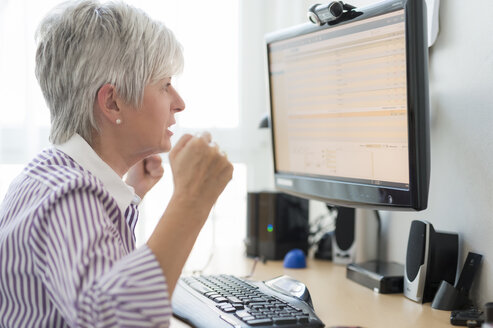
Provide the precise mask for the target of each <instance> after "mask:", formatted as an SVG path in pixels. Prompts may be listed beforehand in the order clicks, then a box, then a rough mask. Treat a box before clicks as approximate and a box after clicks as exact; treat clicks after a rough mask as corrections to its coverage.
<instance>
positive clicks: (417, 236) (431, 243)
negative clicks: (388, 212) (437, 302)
mask: <svg viewBox="0 0 493 328" xmlns="http://www.w3.org/2000/svg"><path fill="white" fill-rule="evenodd" d="M458 249H459V236H458V235H457V234H456V233H446V232H438V231H435V229H434V228H433V225H432V224H431V223H430V222H427V221H421V220H415V221H412V223H411V229H410V231H409V239H408V244H407V255H406V264H405V268H404V295H405V296H406V297H407V298H409V299H412V300H413V301H416V302H418V303H425V302H430V301H432V300H433V297H434V296H435V293H436V292H437V290H438V287H439V286H440V283H441V282H442V280H444V281H447V282H448V283H450V284H451V285H453V284H454V283H455V278H456V272H457V260H458Z"/></svg>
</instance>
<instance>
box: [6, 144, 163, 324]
mask: <svg viewBox="0 0 493 328" xmlns="http://www.w3.org/2000/svg"><path fill="white" fill-rule="evenodd" d="M83 162H84V163H83ZM108 170H109V171H108ZM129 188H130V187H128V186H127V185H125V184H124V183H123V181H122V180H121V179H120V177H119V176H118V175H117V174H116V173H115V172H114V171H113V170H111V168H110V167H109V166H107V164H106V163H104V161H103V160H102V159H101V158H99V157H98V155H97V154H96V153H95V152H94V151H93V150H92V148H91V147H90V146H89V145H88V144H87V143H86V142H85V141H84V140H83V139H82V138H81V137H80V136H78V135H75V136H74V137H72V139H70V140H69V142H68V143H66V144H64V145H61V146H59V147H56V148H52V149H49V150H45V151H43V152H42V153H41V154H39V155H38V156H37V157H36V158H35V159H34V160H33V161H32V162H31V163H29V164H28V165H27V167H26V168H25V169H24V171H23V172H22V173H21V174H20V175H19V176H18V177H17V178H16V179H15V180H14V181H13V182H12V184H11V186H10V187H9V190H8V192H7V195H6V197H5V199H4V201H3V203H2V204H1V205H0V327H137V326H138V327H162V326H165V327H166V326H168V325H169V319H170V315H171V306H170V301H169V297H168V293H167V285H166V281H165V278H164V276H163V273H162V270H161V267H160V265H159V263H158V262H157V260H156V258H155V257H154V254H153V253H152V252H151V250H150V249H149V248H148V247H147V246H146V245H144V246H142V247H139V248H137V249H136V248H135V237H134V232H133V229H134V227H135V224H136V222H137V217H138V210H137V204H138V201H139V199H138V197H136V196H135V195H134V193H133V189H129Z"/></svg>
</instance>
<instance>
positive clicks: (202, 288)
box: [189, 282, 212, 294]
mask: <svg viewBox="0 0 493 328" xmlns="http://www.w3.org/2000/svg"><path fill="white" fill-rule="evenodd" d="M189 286H190V287H192V288H193V289H195V290H196V291H198V292H199V293H201V294H205V293H207V292H212V289H210V288H209V287H207V286H204V285H202V284H201V283H200V282H193V283H191V284H189Z"/></svg>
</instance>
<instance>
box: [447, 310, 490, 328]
mask: <svg viewBox="0 0 493 328" xmlns="http://www.w3.org/2000/svg"><path fill="white" fill-rule="evenodd" d="M483 322H484V313H483V311H481V310H478V309H468V310H456V311H452V312H451V313H450V323H451V324H452V325H454V326H466V327H481V325H482V323H483Z"/></svg>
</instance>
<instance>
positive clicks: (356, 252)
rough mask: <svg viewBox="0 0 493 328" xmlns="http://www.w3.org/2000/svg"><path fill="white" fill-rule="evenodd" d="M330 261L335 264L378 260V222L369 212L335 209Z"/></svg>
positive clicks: (346, 208) (342, 208)
mask: <svg viewBox="0 0 493 328" xmlns="http://www.w3.org/2000/svg"><path fill="white" fill-rule="evenodd" d="M336 209H337V217H336V219H335V230H334V236H333V238H332V261H333V262H334V263H336V264H349V263H354V262H364V261H368V260H375V259H377V258H378V254H377V253H378V224H379V223H378V221H377V217H376V216H374V215H371V214H373V212H371V211H367V210H360V209H358V210H355V209H354V208H348V207H340V206H338V207H336Z"/></svg>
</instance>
